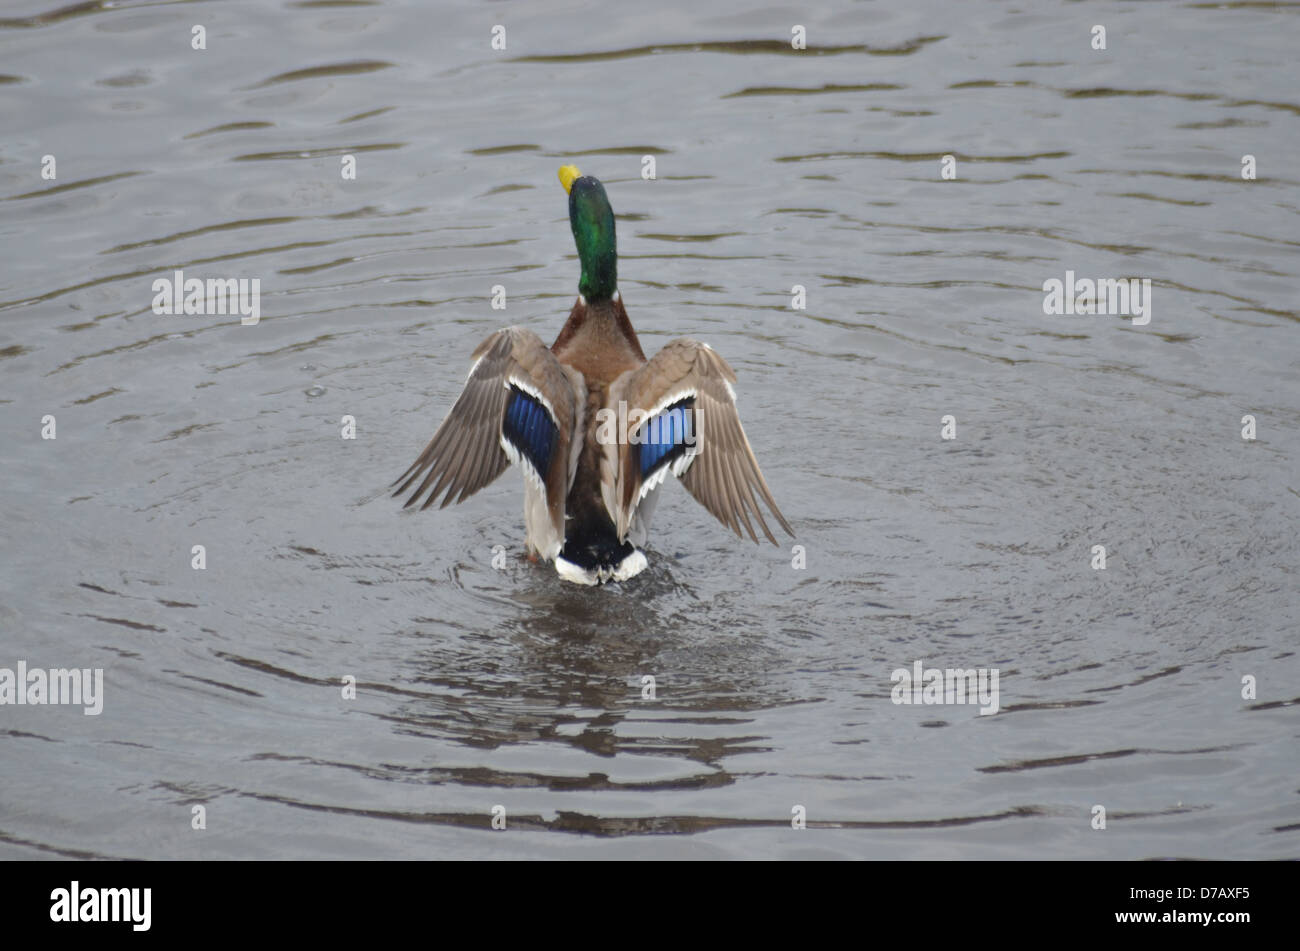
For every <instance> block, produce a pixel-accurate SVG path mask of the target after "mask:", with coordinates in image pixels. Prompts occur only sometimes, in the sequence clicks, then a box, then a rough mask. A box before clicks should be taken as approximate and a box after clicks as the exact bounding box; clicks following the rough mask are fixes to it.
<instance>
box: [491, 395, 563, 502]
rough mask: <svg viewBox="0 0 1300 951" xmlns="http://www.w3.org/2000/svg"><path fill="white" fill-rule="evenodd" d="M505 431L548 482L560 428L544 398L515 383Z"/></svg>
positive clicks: (505, 434)
mask: <svg viewBox="0 0 1300 951" xmlns="http://www.w3.org/2000/svg"><path fill="white" fill-rule="evenodd" d="M501 432H502V434H503V435H504V436H505V437H506V440H507V441H508V442H509V443H510V445H512V446H514V447H515V448H516V449H517V450H519V454H520V455H521V456H523V457H524V458H525V459H527V460H528V461H529V462H530V463H531V464H532V466H533V468H535V469H536V470H537V472H538V474H539V475H541V477H542V479H543V481H544V480H545V479H546V473H547V472H548V471H549V470H550V465H551V456H552V454H553V453H554V452H555V440H556V436H557V430H556V426H555V422H554V421H553V420H552V419H551V414H550V413H548V412H547V410H546V407H545V406H543V405H542V403H541V401H540V400H538V399H537V398H536V397H535V396H533V395H532V394H530V393H527V392H525V391H524V390H521V389H520V388H519V387H517V386H514V385H513V384H512V385H511V387H510V396H509V398H508V399H507V402H506V415H505V419H504V420H503V421H502V423H501Z"/></svg>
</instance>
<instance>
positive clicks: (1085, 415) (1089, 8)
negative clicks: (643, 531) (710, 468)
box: [0, 0, 1300, 858]
mask: <svg viewBox="0 0 1300 951" xmlns="http://www.w3.org/2000/svg"><path fill="white" fill-rule="evenodd" d="M5 16H6V18H5V19H0V63H2V64H3V66H2V67H0V73H2V74H3V75H0V114H2V115H3V116H4V117H5V118H4V120H3V128H4V132H5V134H4V135H3V136H0V208H2V209H3V213H2V214H0V240H3V248H4V265H3V267H0V404H2V407H3V411H2V412H0V439H2V440H3V442H2V445H3V457H2V458H3V464H4V467H3V471H4V489H5V501H6V505H5V517H4V519H3V523H0V546H2V548H0V550H2V551H3V559H4V560H3V568H2V569H0V666H7V667H13V666H14V665H15V664H16V663H17V661H19V660H25V661H26V662H27V663H28V664H29V665H30V666H44V667H71V666H76V667H102V668H104V671H105V683H106V686H105V691H106V696H105V701H104V710H103V713H102V714H101V715H99V716H98V717H87V716H83V715H82V713H81V711H80V710H79V709H76V708H68V707H31V706H24V707H10V706H5V707H0V756H3V762H4V764H5V768H4V769H3V770H0V856H3V857H6V858H29V857H42V856H69V857H106V858H162V857H180V858H278V857H310V858H392V857H434V858H461V857H548V858H567V857H597V856H599V857H617V858H632V857H637V858H643V857H732V858H735V857H783V858H792V857H871V858H973V857H994V858H1037V857H1052V858H1058V857H1059V858H1102V857H1118V858H1152V857H1165V856H1184V857H1196V858H1220V857H1230V858H1277V857H1288V858H1295V857H1297V855H1300V835H1298V833H1300V809H1298V808H1297V792H1298V790H1297V783H1296V775H1297V768H1296V767H1297V744H1296V734H1297V721H1296V710H1297V701H1298V700H1300V686H1297V682H1298V680H1300V678H1298V677H1297V674H1298V673H1300V664H1297V660H1296V656H1295V641H1296V620H1297V611H1296V597H1295V591H1296V587H1297V578H1296V566H1297V555H1298V553H1300V552H1298V545H1297V530H1298V529H1300V518H1298V516H1297V497H1298V496H1300V482H1298V481H1297V471H1300V469H1298V467H1297V458H1298V456H1297V450H1296V444H1297V439H1300V389H1298V388H1297V385H1296V380H1297V353H1298V348H1297V319H1298V314H1297V310H1296V300H1297V290H1298V289H1300V284H1298V282H1297V278H1298V277H1300V254H1298V251H1300V229H1298V228H1297V221H1298V219H1297V211H1298V210H1300V209H1298V208H1297V199H1296V196H1297V190H1296V189H1297V185H1298V184H1300V174H1298V173H1297V172H1296V166H1295V157H1296V155H1297V154H1300V132H1298V123H1300V98H1297V94H1296V90H1297V89H1298V88H1300V69H1298V68H1297V65H1296V59H1295V55H1294V53H1295V48H1296V41H1297V39H1298V38H1300V6H1298V5H1296V4H1287V3H1279V4H1267V3H1264V4H1259V3H1227V4H1204V3H1146V4H1105V3H1091V4H1060V5H1055V4H1023V5H1020V6H1017V5H1009V4H1006V3H996V2H991V0H990V2H983V0H981V2H969V3H964V4H961V5H960V10H959V11H958V12H954V8H953V7H952V6H951V5H949V4H943V3H938V2H928V0H927V2H914V0H908V2H876V3H866V2H863V3H845V4H829V3H828V4H813V5H808V4H798V5H776V6H768V7H766V8H764V9H763V10H761V11H752V10H751V11H747V12H741V11H740V10H739V9H737V10H736V11H734V12H723V11H719V10H718V9H716V8H715V7H714V6H702V5H700V4H695V3H681V2H674V3H666V4H665V3H660V4H654V5H652V6H650V7H647V8H645V9H633V8H629V9H627V10H622V11H620V13H619V15H618V16H617V17H613V16H608V17H598V16H594V15H592V14H591V13H590V12H589V8H588V6H587V5H586V4H582V3H577V2H570V3H558V4H547V5H546V9H545V10H542V9H539V8H537V6H536V5H532V4H524V3H496V4H479V5H474V6H469V5H460V4H438V5H434V4H421V3H414V2H409V3H402V2H393V0H385V2H374V3H370V2H355V3H313V2H306V3H282V4H276V5H272V4H264V3H255V2H241V0H236V2H230V3H220V4H216V3H195V4H180V3H130V2H126V3H115V4H109V3H95V2H92V3H85V4H78V5H75V6H65V7H58V6H55V5H53V4H52V3H46V4H42V3H41V2H40V0H32V2H27V3H24V2H15V3H11V4H9V5H8V8H7V10H6V14H5ZM196 23H197V24H202V25H204V26H205V27H206V31H207V49H206V50H204V51H196V50H193V49H192V48H191V47H190V36H191V27H192V26H193V25H194V24H196ZM497 24H500V25H503V26H505V27H506V49H505V50H493V49H492V48H491V39H492V32H491V31H492V27H493V26H494V25H497ZM795 24H799V25H803V26H805V27H806V29H807V35H808V44H809V48H808V49H807V50H804V51H796V50H794V49H792V48H791V47H790V43H789V39H790V36H791V27H792V26H793V25H795ZM1094 24H1103V25H1105V26H1106V27H1107V32H1108V48H1107V50H1105V51H1097V50H1093V49H1092V48H1091V45H1090V40H1091V35H1090V32H1089V31H1090V28H1091V27H1092V26H1093V25H1094ZM47 154H50V155H54V156H55V158H56V162H57V178H56V179H55V180H53V181H50V180H44V179H42V178H41V176H40V167H41V160H42V156H45V155H47ZM1246 154H1250V155H1253V156H1255V158H1256V161H1257V164H1258V178H1257V179H1256V180H1254V181H1246V180H1243V179H1242V177H1241V174H1240V169H1241V162H1242V156H1243V155H1246ZM647 155H649V156H653V157H654V159H655V164H656V178H655V180H653V181H648V180H644V179H643V178H642V174H641V172H642V168H643V157H644V156H647ZM944 155H952V156H953V157H954V158H955V159H956V170H957V177H956V179H955V180H943V179H942V178H941V176H940V169H941V158H942V157H943V156H944ZM345 156H352V157H354V158H355V161H356V169H357V175H356V178H355V180H345V179H343V178H342V176H341V174H340V170H341V163H342V161H343V159H344V157H345ZM568 162H575V163H577V164H578V165H580V166H581V168H582V169H583V171H584V172H587V173H589V174H593V175H596V176H598V177H599V178H601V179H602V180H603V181H604V182H605V183H606V186H607V189H608V191H609V194H610V197H611V201H612V203H613V205H614V207H615V210H616V212H617V213H618V216H619V225H618V226H619V247H620V251H621V258H622V261H621V266H620V276H621V282H620V286H621V289H622V293H623V295H624V297H625V299H626V301H627V305H628V309H629V312H630V315H631V317H632V320H633V322H634V323H635V325H636V327H637V329H638V331H639V333H640V334H641V339H642V342H643V344H644V345H645V347H646V349H647V350H657V349H658V348H659V347H660V346H661V345H662V344H663V343H665V342H666V341H668V340H670V339H671V338H673V337H675V336H680V335H684V334H688V335H691V336H694V337H698V338H700V339H703V340H706V341H708V342H709V343H710V344H712V345H713V346H714V347H715V348H716V349H717V350H718V351H719V352H720V353H722V354H723V355H724V356H725V357H726V358H727V359H728V361H730V363H731V364H732V365H733V366H734V367H735V369H736V371H737V374H738V376H739V382H738V385H737V389H738V393H739V397H740V407H741V413H742V417H743V419H744V420H745V424H746V427H747V430H748V432H749V434H750V438H751V440H752V442H753V443H754V445H755V450H756V453H757V455H758V458H759V460H760V462H761V464H762V466H763V469H764V472H765V474H766V476H767V479H768V481H769V483H770V485H771V487H772V490H773V493H774V494H775V496H776V498H777V499H778V501H779V503H780V505H781V507H782V509H783V511H784V513H785V514H786V516H787V517H788V518H789V519H790V521H791V522H792V524H793V525H794V527H795V529H796V531H797V535H798V538H797V543H798V544H799V545H802V546H803V549H804V554H805V557H806V567H804V568H802V569H797V568H794V567H792V561H794V560H795V556H794V554H792V551H791V549H790V545H789V544H787V545H784V546H783V547H781V548H773V547H772V546H769V545H764V546H761V547H755V546H754V545H752V544H751V543H749V542H747V541H746V542H740V541H738V540H737V539H735V538H734V537H732V536H731V535H729V534H728V533H727V532H726V530H725V529H724V528H722V527H721V526H720V525H718V524H717V523H716V522H714V521H713V520H712V519H711V517H710V516H708V514H707V513H705V512H704V511H703V510H702V509H701V508H700V507H699V506H697V505H696V504H695V503H694V502H693V501H692V500H691V499H690V498H689V496H687V494H686V493H685V492H684V491H683V490H682V489H681V488H680V487H675V486H669V487H668V490H667V492H666V493H665V497H664V498H663V500H662V502H661V504H660V506H659V509H658V512H657V514H656V523H655V531H654V533H653V534H652V537H651V542H650V551H649V554H650V568H649V570H648V571H647V572H646V573H645V574H643V575H642V576H640V577H639V578H637V579H635V580H634V581H633V582H630V583H627V584H624V585H618V586H611V587H610V588H607V589H605V590H600V591H591V590H586V589H580V588H578V587H575V586H572V585H568V584H566V583H564V582H562V581H560V580H559V579H558V578H557V577H556V576H555V575H554V573H553V572H552V571H550V570H549V569H542V568H540V567H536V566H533V565H530V564H528V563H527V562H526V561H524V560H523V558H522V554H523V527H522V517H521V504H520V503H521V497H522V492H521V487H520V479H519V476H518V475H517V474H516V473H514V472H510V473H507V475H506V476H505V477H503V478H502V479H501V480H499V481H498V482H497V483H495V484H494V485H493V486H491V487H490V488H489V489H487V490H485V491H483V492H482V493H480V494H479V495H478V496H476V497H475V498H474V499H473V500H472V501H470V502H468V503H466V504H464V505H462V506H459V507H457V508H454V509H448V510H445V511H441V512H438V511H430V512H426V513H423V514H417V515H412V514H410V513H401V511H400V510H401V506H400V503H399V502H396V501H394V500H392V499H390V498H389V496H388V494H387V490H386V486H387V484H388V482H389V481H390V480H391V479H392V478H394V477H395V476H396V475H398V474H399V473H400V472H401V471H402V470H403V469H404V468H405V467H406V466H407V464H408V463H409V462H410V461H411V459H413V458H414V456H415V454H416V453H417V452H418V451H419V449H420V448H421V447H422V446H423V444H424V442H425V441H426V440H427V438H428V437H429V435H430V434H431V433H432V431H433V429H434V427H435V426H436V425H437V423H438V422H439V421H440V420H441V418H442V416H443V414H444V413H445V412H446V410H447V409H448V407H449V406H450V405H451V403H452V401H453V400H454V399H455V397H456V395H457V393H458V392H459V388H460V386H461V384H462V383H463V380H464V375H465V372H466V370H467V368H468V365H469V355H470V353H471V352H472V350H473V348H474V347H475V346H476V345H477V344H478V343H479V341H480V340H482V339H483V337H485V336H486V335H487V334H488V333H489V332H491V331H492V330H493V329H495V328H497V327H499V326H502V325H504V324H507V323H518V324H523V325H525V326H527V327H530V328H531V329H533V330H535V331H536V332H537V333H539V334H540V335H541V336H542V337H543V338H545V339H548V340H549V339H550V338H551V337H553V335H554V334H555V333H556V332H557V331H558V329H559V327H560V325H561V323H562V321H563V318H564V316H565V314H566V313H567V311H568V308H569V306H570V304H571V302H572V299H573V296H574V293H575V286H576V280H577V262H576V257H575V254H574V250H573V246H572V241H571V238H570V235H569V229H568V223H567V217H566V207H567V206H566V202H565V196H564V194H563V192H562V190H561V189H560V186H559V184H558V182H557V181H556V177H555V170H556V168H557V167H558V166H559V165H561V164H565V163H568ZM177 269H181V270H183V271H184V272H185V274H186V275H187V276H196V277H202V278H208V277H219V278H241V277H242V278H258V279H259V280H260V282H261V285H260V286H261V319H260V322H259V323H258V324H257V325H255V326H242V325H241V324H240V321H239V319H238V318H237V317H231V316H224V317H223V316H159V315H156V314H154V313H153V312H152V310H151V304H152V301H153V297H154V294H153V291H152V289H151V286H152V282H153V281H154V280H155V279H156V278H159V277H168V276H170V275H171V274H172V273H173V272H174V271H175V270H177ZM1066 270H1072V271H1074V272H1076V273H1077V274H1078V275H1080V276H1087V277H1091V278H1099V277H1114V278H1127V277H1135V278H1149V279H1150V280H1151V281H1152V283H1153V288H1154V290H1153V295H1154V296H1153V298H1152V304H1153V313H1152V319H1151V322H1150V323H1149V324H1147V325H1145V326H1135V325H1134V324H1133V323H1132V321H1130V320H1128V319H1125V318H1122V317H1116V316H1111V317H1101V316H1047V315H1045V314H1044V313H1043V291H1042V286H1043V282H1044V281H1046V280H1048V279H1050V278H1063V277H1064V275H1065V272H1066ZM796 284H798V285H802V286H804V287H805V288H806V291H807V306H806V309H803V310H795V309H792V308H791V306H790V305H791V288H792V287H793V286H794V285H796ZM495 285H501V286H503V287H504V288H505V289H506V291H507V295H508V298H507V299H508V304H507V308H506V311H505V312H504V313H503V312H501V311H498V310H493V309H492V307H491V306H490V300H489V299H490V295H491V292H492V288H493V287H494V286H495ZM1248 414H1249V415H1253V416H1254V417H1255V419H1256V423H1257V438H1256V439H1255V440H1253V441H1246V440H1243V439H1242V438H1241V429H1242V417H1243V416H1245V415H1248ZM46 415H52V416H54V417H55V419H56V421H57V430H56V431H57V438H56V439H54V440H46V439H42V438H41V428H42V424H41V420H42V418H43V417H44V416H46ZM946 415H951V416H953V417H954V419H955V424H956V438H955V439H954V440H951V441H945V440H942V439H941V438H940V427H941V423H940V420H941V418H942V417H943V416H946ZM344 416H352V417H353V418H354V419H355V421H356V438H355V439H354V440H344V439H342V438H341V436H340V434H341V425H342V422H341V421H342V419H343V417H344ZM195 545H202V546H204V548H205V551H206V568H205V569H204V570H201V571H200V570H195V569H193V568H192V567H191V560H192V554H191V552H192V549H193V546H195ZM1094 545H1104V546H1105V548H1106V552H1107V567H1106V569H1105V570H1104V571H1099V570H1094V569H1093V568H1092V567H1091V561H1092V558H1093V555H1092V550H1093V546H1094ZM495 546H503V550H504V554H505V556H506V560H505V566H504V567H503V568H500V569H498V568H494V567H493V549H494V547H495ZM917 660H921V661H923V662H924V663H925V664H926V665H927V666H936V667H961V668H973V667H989V668H996V669H998V670H999V672H1000V688H1001V697H1000V702H1001V709H1000V712H999V713H997V714H996V715H991V716H981V715H979V713H978V711H977V710H976V708H974V707H971V706H951V705H950V706H920V707H918V706H902V705H895V704H893V703H891V702H890V686H891V683H890V673H891V671H893V670H894V669H895V668H899V667H911V665H912V664H913V663H914V662H915V661H917ZM645 676H653V677H654V678H655V679H656V698H655V699H654V700H653V701H649V700H644V699H643V698H642V678H643V677H645ZM1246 676H1250V677H1253V678H1255V680H1256V683H1257V687H1256V691H1257V692H1256V695H1255V697H1254V698H1253V699H1244V698H1243V696H1242V678H1243V677H1246ZM345 677H353V678H355V681H356V697H355V699H345V698H344V697H343V696H342V689H341V685H340V682H341V680H342V679H343V678H345ZM195 805H203V806H205V808H206V818H207V828H206V830H204V831H201V832H200V831H195V830H193V829H192V828H191V816H192V808H193V806H195ZM796 805H798V806H803V807H804V808H805V810H806V813H807V825H808V828H807V829H805V830H795V829H792V828H791V815H792V808H793V807H795V806H796ZM1095 805H1103V806H1104V807H1105V809H1106V813H1107V827H1106V830H1105V831H1097V830H1094V829H1093V828H1092V826H1091V819H1092V810H1093V807H1094V806H1095ZM496 806H504V807H505V812H506V816H507V825H508V830H507V831H506V832H504V833H503V832H497V831H493V830H492V829H491V828H490V822H491V816H492V811H493V809H494V807H496Z"/></svg>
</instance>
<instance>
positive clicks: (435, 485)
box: [393, 327, 577, 538]
mask: <svg viewBox="0 0 1300 951" xmlns="http://www.w3.org/2000/svg"><path fill="white" fill-rule="evenodd" d="M471 359H473V360H475V361H477V362H476V363H475V364H474V368H473V370H472V371H471V372H470V375H469V379H468V380H466V382H465V389H464V390H463V391H462V392H461V394H460V397H459V398H458V399H457V400H456V403H455V405H454V406H452V408H451V412H450V413H448V414H447V418H446V419H445V420H443V422H442V425H441V426H439V427H438V431H437V432H436V433H434V435H433V438H432V439H430V440H429V443H428V445H427V446H425V447H424V451H423V452H421V453H420V455H419V457H418V458H417V459H416V460H415V462H413V463H412V464H411V466H410V468H409V469H407V470H406V471H405V472H404V473H402V475H401V476H400V477H399V478H398V479H397V480H396V481H395V482H394V483H393V485H394V486H396V487H397V488H396V491H394V492H393V495H395V496H396V495H401V494H403V493H404V492H406V491H407V490H408V489H409V488H410V487H411V485H412V484H413V483H414V482H415V480H416V479H419V478H420V477H421V476H424V479H423V481H421V482H420V484H419V486H418V487H417V488H416V489H415V491H414V492H412V493H411V497H410V498H409V499H407V500H406V506H407V507H409V506H411V505H414V504H415V503H416V502H417V501H419V500H420V498H421V497H424V496H426V492H427V497H426V498H425V500H424V504H423V506H422V508H428V507H429V506H430V505H432V504H433V503H434V502H435V501H437V499H438V498H439V497H441V498H442V505H441V507H442V508H446V507H447V506H448V505H450V504H451V503H452V502H463V501H465V499H467V498H469V497H470V496H471V495H473V494H474V493H475V492H477V491H478V490H479V489H481V488H483V487H484V486H486V485H488V484H490V483H491V482H492V481H493V480H494V479H496V478H497V477H498V476H499V475H501V473H502V472H504V471H505V469H506V467H507V466H508V465H509V464H510V459H509V457H508V456H507V455H506V453H505V451H504V450H503V449H502V448H501V426H502V420H503V419H504V417H505V410H506V402H507V400H508V399H509V396H510V388H509V383H510V381H511V380H512V379H514V380H515V381H516V382H519V381H523V382H527V383H528V384H530V385H531V386H532V388H533V389H534V390H536V391H537V392H538V393H540V394H542V396H544V397H545V398H546V400H547V401H548V402H549V403H550V404H551V406H552V408H553V409H554V411H555V415H556V417H557V420H556V421H557V423H558V429H559V432H558V434H557V437H558V438H557V440H556V446H555V450H554V454H553V457H552V464H551V466H550V470H551V471H550V472H545V473H542V474H541V475H542V480H543V483H544V484H545V486H546V491H547V501H548V503H549V508H550V509H551V512H552V520H553V521H555V522H556V523H557V530H558V531H559V533H560V537H561V538H563V525H564V522H563V519H564V496H565V491H566V488H567V479H568V469H569V466H568V458H569V446H570V442H571V440H572V439H573V435H574V434H573V426H574V422H575V419H576V411H577V406H576V397H575V395H574V387H573V383H572V382H571V381H570V380H569V378H568V377H567V376H566V375H565V373H564V370H563V368H562V367H561V366H560V363H559V361H558V360H556V359H555V355H554V354H552V353H551V351H550V350H549V349H547V347H546V345H545V344H544V343H542V341H541V338H539V337H538V336H537V335H536V334H535V333H533V332H532V331H531V330H525V329H524V328H522V327H508V328H506V329H505V330H499V331H497V332H496V333H494V334H492V335H491V336H489V337H488V338H487V339H486V340H484V341H483V342H482V343H481V344H479V345H478V347H477V349H475V351H474V354H473V356H472V358H471ZM557 460H559V461H558V462H557ZM430 486H432V490H431V491H429V490H430Z"/></svg>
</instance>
